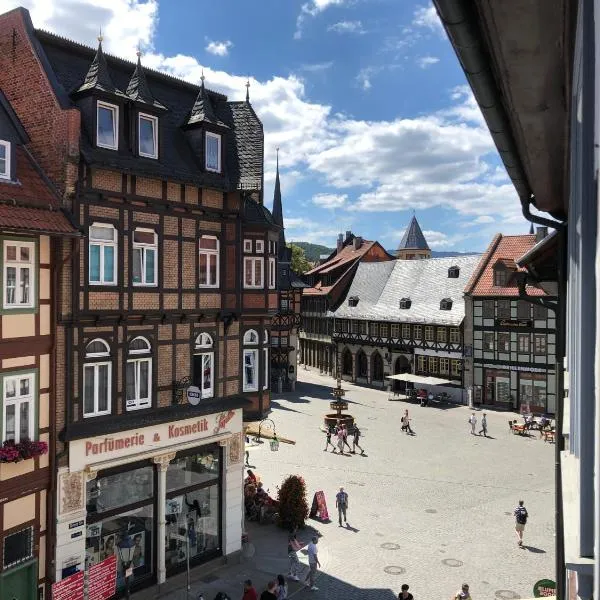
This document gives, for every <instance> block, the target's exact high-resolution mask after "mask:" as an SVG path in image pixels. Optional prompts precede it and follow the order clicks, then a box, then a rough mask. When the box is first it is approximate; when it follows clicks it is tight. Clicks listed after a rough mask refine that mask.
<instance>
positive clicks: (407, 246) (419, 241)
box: [398, 215, 429, 250]
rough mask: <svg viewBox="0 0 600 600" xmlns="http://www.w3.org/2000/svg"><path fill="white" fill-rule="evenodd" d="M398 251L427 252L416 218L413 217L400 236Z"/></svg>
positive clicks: (427, 246)
mask: <svg viewBox="0 0 600 600" xmlns="http://www.w3.org/2000/svg"><path fill="white" fill-rule="evenodd" d="M398 250H429V245H428V244H427V240H426V239H425V236H424V235H423V232H422V231H421V226H420V225H419V222H418V221H417V217H415V216H414V215H413V217H412V219H411V220H410V223H409V224H408V227H407V228H406V231H405V232H404V235H403V236H402V240H400V245H399V246H398Z"/></svg>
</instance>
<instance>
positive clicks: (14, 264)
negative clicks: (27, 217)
mask: <svg viewBox="0 0 600 600" xmlns="http://www.w3.org/2000/svg"><path fill="white" fill-rule="evenodd" d="M7 246H16V248H17V259H16V260H14V261H11V262H8V260H7V258H6V257H7V252H6V249H7ZM21 248H28V249H29V261H27V262H25V261H22V260H20V259H19V256H20V250H21ZM2 257H3V263H4V264H3V265H2V276H3V278H4V279H3V286H2V287H3V290H2V305H3V307H4V308H5V309H8V310H14V309H17V310H18V309H21V308H34V307H35V292H36V290H35V280H36V255H35V242H21V241H15V240H10V239H6V240H4V244H3V245H2ZM9 268H14V269H16V276H15V300H17V299H18V297H19V294H20V290H21V273H22V272H23V270H25V269H28V270H29V302H27V303H25V302H11V303H9V302H8V301H7V298H6V292H7V286H6V282H7V281H8V277H7V271H8V269H9Z"/></svg>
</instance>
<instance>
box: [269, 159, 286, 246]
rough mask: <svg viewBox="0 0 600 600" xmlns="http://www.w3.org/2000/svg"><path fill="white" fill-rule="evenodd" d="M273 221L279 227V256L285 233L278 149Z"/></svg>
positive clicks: (283, 244)
mask: <svg viewBox="0 0 600 600" xmlns="http://www.w3.org/2000/svg"><path fill="white" fill-rule="evenodd" d="M271 213H272V214H273V221H275V223H276V224H277V225H279V226H280V227H281V230H280V231H279V254H280V255H281V252H282V251H283V250H284V249H285V233H284V229H283V206H282V204H281V183H280V181H279V148H277V167H276V171H275V191H274V192H273V210H272V211H271Z"/></svg>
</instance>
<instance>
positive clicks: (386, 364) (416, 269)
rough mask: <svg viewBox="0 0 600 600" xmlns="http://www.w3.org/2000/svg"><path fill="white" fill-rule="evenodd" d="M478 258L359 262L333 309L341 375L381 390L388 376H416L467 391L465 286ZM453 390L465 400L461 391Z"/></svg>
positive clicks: (399, 385) (334, 335)
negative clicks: (464, 339)
mask: <svg viewBox="0 0 600 600" xmlns="http://www.w3.org/2000/svg"><path fill="white" fill-rule="evenodd" d="M478 261H479V256H477V255H474V256H458V257H451V258H429V259H421V260H402V259H399V260H395V261H392V262H386V263H378V264H370V263H363V264H361V265H359V266H358V269H357V271H356V275H355V277H354V280H353V282H352V285H351V286H350V289H349V290H348V293H347V295H346V298H345V299H344V302H343V303H342V304H340V306H339V307H338V308H337V310H335V311H334V312H333V313H332V316H333V318H334V327H333V339H334V340H335V343H336V349H337V359H338V372H339V373H340V374H341V377H342V378H343V379H345V380H348V381H353V382H356V383H362V384H366V385H372V386H375V387H380V388H383V387H385V386H386V376H387V375H396V374H399V373H415V374H418V375H425V376H428V375H431V376H434V377H439V378H443V379H447V380H451V381H453V382H455V383H456V385H457V386H458V387H459V388H462V387H463V321H464V316H465V311H464V302H463V298H462V290H463V288H464V286H465V283H466V282H467V281H468V280H469V278H470V276H471V274H472V272H473V269H474V268H475V266H476V264H477V263H478ZM396 385H397V387H398V389H402V387H401V382H397V384H396ZM454 395H455V396H456V398H455V399H456V400H458V401H461V400H462V390H461V391H459V392H457V393H455V394H454Z"/></svg>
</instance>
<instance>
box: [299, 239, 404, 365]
mask: <svg viewBox="0 0 600 600" xmlns="http://www.w3.org/2000/svg"><path fill="white" fill-rule="evenodd" d="M393 259H394V257H393V256H391V255H390V254H388V252H386V250H385V249H384V248H383V246H381V244H380V243H379V242H376V241H369V240H364V239H363V238H362V237H360V236H357V235H354V234H353V233H352V232H351V231H346V236H345V237H344V234H342V233H340V234H339V236H338V239H337V246H336V249H335V251H334V252H332V253H331V255H330V256H329V258H328V259H327V260H326V261H324V262H322V263H321V264H319V265H317V266H316V267H314V268H313V269H311V270H310V271H308V272H307V273H305V274H304V278H305V279H306V282H307V283H308V285H309V286H310V287H308V288H306V289H305V290H304V293H303V294H302V302H301V314H302V330H301V331H300V336H299V337H300V362H301V363H303V364H304V365H306V366H309V367H316V368H318V369H319V370H320V371H321V372H323V373H327V374H329V375H333V374H334V373H335V372H336V359H335V357H336V346H335V342H334V341H333V338H332V334H333V319H332V318H331V317H330V313H331V311H334V310H335V309H336V308H337V307H338V306H339V303H340V302H342V301H343V299H344V297H345V295H346V292H347V291H348V288H349V287H350V284H351V283H352V279H353V277H354V274H355V273H356V269H357V267H358V265H359V264H360V263H363V262H365V263H367V262H369V263H370V262H385V261H391V260H393Z"/></svg>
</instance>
